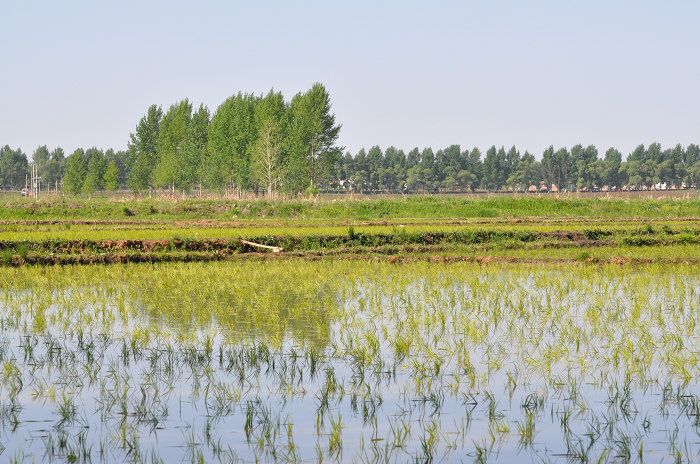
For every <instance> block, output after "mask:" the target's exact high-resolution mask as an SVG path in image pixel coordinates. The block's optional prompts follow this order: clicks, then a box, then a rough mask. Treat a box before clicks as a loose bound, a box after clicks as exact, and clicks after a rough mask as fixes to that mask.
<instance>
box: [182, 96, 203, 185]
mask: <svg viewBox="0 0 700 464" xmlns="http://www.w3.org/2000/svg"><path fill="white" fill-rule="evenodd" d="M208 128H209V109H208V108H207V107H206V106H204V105H200V106H199V109H198V110H197V111H195V112H194V113H193V114H192V119H191V121H190V125H189V130H188V132H187V137H186V138H185V141H184V144H183V146H182V148H181V150H180V156H179V157H178V158H177V163H176V168H177V173H176V176H175V181H176V183H177V184H178V185H179V186H180V187H181V188H183V189H185V190H186V191H189V190H190V189H192V187H193V186H195V185H198V184H201V183H202V181H203V180H204V177H205V175H206V170H207V167H208V165H207V157H208V156H207V155H208V153H207V150H208V147H207V140H208V136H207V131H208Z"/></svg>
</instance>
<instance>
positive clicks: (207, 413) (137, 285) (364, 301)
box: [0, 228, 700, 462]
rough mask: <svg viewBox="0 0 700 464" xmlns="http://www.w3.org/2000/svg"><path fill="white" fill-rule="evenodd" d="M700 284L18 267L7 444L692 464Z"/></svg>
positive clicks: (431, 268)
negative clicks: (38, 438)
mask: <svg viewBox="0 0 700 464" xmlns="http://www.w3.org/2000/svg"><path fill="white" fill-rule="evenodd" d="M654 230H655V231H657V229H656V228H655V229H654ZM660 230H661V229H660V228H659V231H660ZM699 288H700V276H698V274H697V272H696V271H695V269H694V267H693V266H690V265H682V264H681V265H673V266H671V265H659V264H648V265H644V266H635V267H628V266H619V265H599V266H595V267H593V266H589V265H586V264H578V265H562V266H556V265H550V266H540V265H525V264H517V265H515V264H509V265H498V264H496V265H493V264H492V265H489V266H480V265H478V264H474V263H453V264H448V265H446V264H443V263H429V262H415V263H410V264H404V265H403V266H395V265H392V264H389V263H382V262H354V261H331V260H328V261H326V260H322V261H318V262H303V261H288V260H287V261H265V262H229V263H207V264H202V263H178V264H160V265H124V266H110V267H80V266H76V267H65V268H35V267H25V268H3V269H0V327H2V337H3V339H2V340H0V395H1V396H0V398H3V400H2V403H1V404H0V425H1V428H0V430H3V431H4V432H3V433H4V434H5V435H3V440H2V441H3V445H4V446H6V448H7V449H6V451H5V453H7V455H8V456H13V455H14V453H16V452H17V450H19V449H23V452H25V453H26V456H28V458H29V459H40V458H41V457H42V456H45V455H46V456H54V457H55V458H59V459H63V460H67V459H68V456H70V459H77V460H85V461H87V460H90V459H95V460H96V459H98V458H99V456H111V458H108V459H107V460H110V459H111V460H135V461H144V460H146V461H147V460H155V461H159V460H163V461H169V460H174V459H180V460H182V459H185V460H194V461H197V460H203V461H204V462H208V461H213V460H229V459H231V460H234V459H241V460H254V459H255V458H258V459H263V460H274V459H280V460H308V459H321V458H322V459H325V460H334V459H335V460H341V459H342V460H360V459H363V456H365V457H367V458H369V459H370V460H371V459H374V458H377V459H379V458H381V459H389V460H390V461H405V460H413V459H431V458H432V459H434V460H440V459H443V460H449V459H450V456H452V457H455V456H458V455H459V456H463V455H470V456H472V457H473V458H474V459H476V460H486V459H488V458H489V457H491V458H493V457H495V456H497V457H498V459H499V460H522V459H534V458H535V457H536V456H550V457H553V458H555V457H556V456H566V457H567V459H572V460H591V459H599V458H602V459H619V460H631V459H636V458H637V457H638V456H645V457H647V458H648V456H649V454H648V453H655V455H660V456H665V457H666V459H669V460H670V459H677V458H678V456H681V457H682V458H683V459H685V458H686V457H687V456H690V455H692V454H693V453H696V452H697V451H698V450H697V445H695V444H694V442H693V437H694V434H695V433H696V431H697V430H699V429H700V419H699V418H700V414H699V413H698V411H700V401H699V400H698V398H699V397H700V391H698V390H697V387H696V385H695V384H696V383H697V382H696V381H697V379H698V378H699V377H700V367H698V362H697V352H699V351H700V342H699V341H698V340H697V337H695V332H696V330H697V329H696V328H697V326H698V323H700V320H699V318H700V313H698V311H697V310H696V309H695V308H698V307H700V291H699V290H698V289H699ZM44 403H46V404H48V405H51V407H50V408H46V409H44V408H38V407H37V406H38V405H42V404H44ZM30 418H31V420H30ZM33 421H37V422H33ZM183 422H186V423H187V424H189V425H188V427H189V428H186V429H182V428H180V427H181V425H180V424H182V423H183ZM46 423H48V424H51V425H50V427H53V426H55V427H56V428H55V429H53V430H55V431H54V432H52V433H51V434H50V435H48V436H47V437H46V439H45V440H44V442H43V445H44V446H43V448H42V447H41V446H37V445H41V443H39V442H33V443H35V444H33V445H29V446H24V444H25V443H26V437H27V435H26V434H27V433H39V432H37V430H41V429H42V427H45V426H42V424H46ZM85 424H87V425H89V427H88V428H86V427H85V426H84V425H85ZM226 430H240V433H238V434H233V435H231V434H230V433H226ZM667 431H668V432H667ZM173 437H175V438H173ZM552 438H554V439H552ZM156 443H157V446H158V449H157V454H153V453H151V454H149V452H150V451H149V450H151V449H153V447H154V446H156ZM183 443H184V446H183ZM171 445H172V446H171ZM315 445H316V447H314V446H315ZM40 448H41V449H40Z"/></svg>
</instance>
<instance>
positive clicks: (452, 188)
mask: <svg viewBox="0 0 700 464" xmlns="http://www.w3.org/2000/svg"><path fill="white" fill-rule="evenodd" d="M335 172H336V176H335V177H334V181H333V182H332V186H333V187H334V188H335V189H340V190H347V189H353V190H356V191H364V192H375V191H386V192H465V191H474V190H476V189H481V190H487V191H499V190H513V191H518V190H519V191H524V190H528V189H530V188H531V187H532V186H534V187H535V188H536V189H537V190H540V189H546V190H551V189H552V186H556V188H557V189H558V190H564V189H566V190H569V191H574V190H579V191H580V190H595V189H600V188H602V187H604V186H607V187H608V188H609V189H611V190H613V189H620V188H622V187H632V188H652V187H653V186H655V185H657V184H661V183H664V184H667V187H670V186H672V185H673V186H677V187H679V188H680V187H681V186H683V185H685V186H688V187H689V186H691V185H697V184H698V183H699V182H700V148H699V147H698V145H695V144H690V145H688V146H687V147H683V146H682V145H680V144H678V145H676V146H675V147H672V148H667V149H662V147H661V145H660V144H658V143H652V144H651V145H649V146H648V147H645V146H644V145H639V146H637V147H636V148H635V149H634V151H632V153H630V154H629V155H628V156H627V159H626V161H623V159H622V153H621V152H620V151H619V150H617V149H616V148H609V149H608V150H606V151H605V153H604V154H603V156H600V154H599V152H598V149H597V148H596V147H595V146H594V145H588V146H585V147H584V146H583V145H580V144H578V145H574V146H573V147H572V148H571V149H567V148H559V149H556V150H555V149H554V147H553V146H550V147H548V148H546V149H545V150H544V152H543V153H542V157H541V159H540V160H536V159H535V156H534V155H533V154H531V153H529V152H528V151H525V152H523V153H521V152H520V150H518V149H517V148H516V147H514V146H513V147H511V148H510V149H507V150H506V149H505V148H504V147H501V148H497V147H496V146H491V147H490V148H488V149H487V150H486V153H483V154H482V152H481V150H479V148H472V149H471V150H468V149H467V150H462V149H461V148H460V146H459V145H451V146H449V147H447V148H444V149H440V150H437V151H433V149H432V148H425V149H423V150H419V149H418V148H414V149H413V150H411V151H409V152H408V153H405V152H404V151H403V150H400V149H397V148H395V147H389V148H387V149H386V150H384V151H382V149H381V148H380V147H378V146H375V147H372V148H371V149H369V150H368V151H366V150H364V149H362V150H360V151H359V152H358V153H357V154H355V155H354V156H353V155H351V154H350V153H346V154H345V155H344V156H343V157H342V158H341V159H339V161H338V164H337V167H336V171H335Z"/></svg>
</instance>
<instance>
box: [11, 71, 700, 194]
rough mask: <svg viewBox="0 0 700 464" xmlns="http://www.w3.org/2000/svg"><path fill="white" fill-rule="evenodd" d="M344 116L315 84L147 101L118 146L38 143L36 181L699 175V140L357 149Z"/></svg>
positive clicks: (257, 188)
mask: <svg viewBox="0 0 700 464" xmlns="http://www.w3.org/2000/svg"><path fill="white" fill-rule="evenodd" d="M340 128H341V126H340V125H339V124H337V123H336V121H335V115H334V114H333V113H331V103H330V96H329V94H328V91H327V90H326V88H325V87H324V86H323V85H322V84H319V83H316V84H314V85H313V86H312V87H311V88H310V89H309V90H307V91H306V92H303V93H302V92H299V93H297V94H296V95H295V96H294V97H293V98H292V99H291V101H286V100H285V99H284V96H283V95H282V94H281V93H280V92H275V91H274V90H271V91H270V92H268V93H267V94H266V95H259V96H256V95H253V94H248V93H240V92H239V93H238V94H236V95H233V96H231V97H229V98H228V99H227V100H226V101H224V102H223V103H222V104H221V105H219V107H218V108H217V109H216V111H215V112H214V114H213V115H212V114H211V113H210V111H209V109H208V108H207V107H206V106H204V105H200V106H199V107H198V108H194V107H193V105H192V103H191V102H190V101H189V100H187V99H185V100H183V101H180V102H177V103H175V104H173V105H171V106H170V107H169V108H168V109H167V110H165V111H164V110H163V109H162V107H160V106H157V105H151V106H150V107H149V108H148V110H147V111H146V114H145V115H144V116H143V117H142V118H141V119H140V121H139V122H138V124H137V125H136V128H135V130H134V132H133V133H131V134H130V137H129V142H128V144H127V149H126V150H120V151H114V150H112V149H108V150H106V151H103V150H102V149H98V148H89V149H82V148H79V149H77V150H75V151H74V152H73V153H72V154H70V155H69V156H66V154H65V153H64V151H63V150H62V149H61V148H56V149H54V150H52V151H50V150H49V149H48V148H47V147H46V146H40V147H38V148H37V149H36V150H35V151H34V152H33V154H32V160H33V162H34V163H36V164H37V166H38V171H39V175H40V177H41V183H42V189H44V190H45V189H46V188H57V189H61V190H63V191H65V192H68V193H91V192H94V191H97V190H117V189H125V188H127V189H131V190H133V191H136V192H141V191H145V190H149V189H165V190H169V191H172V192H175V191H177V190H180V191H191V190H193V189H203V188H205V189H209V190H224V189H226V190H228V191H231V190H236V189H237V190H240V191H254V192H258V193H264V194H266V195H272V194H275V193H291V194H298V193H301V192H305V191H310V192H315V191H317V190H324V191H338V192H347V191H357V192H393V193H398V192H465V191H474V190H477V189H480V190H488V191H498V190H528V189H530V188H531V186H535V188H536V189H538V190H540V189H541V188H542V189H547V190H549V189H551V187H552V186H553V185H554V186H557V188H558V189H559V190H563V189H567V190H592V189H596V188H601V187H602V186H608V187H609V188H610V189H614V188H621V187H622V186H635V187H637V188H643V187H646V188H650V187H652V186H653V185H655V184H659V183H666V184H668V185H675V186H678V187H680V186H682V185H684V184H685V185H686V186H691V185H696V184H698V182H699V181H700V149H699V148H698V146H697V145H695V144H691V145H689V146H687V147H683V146H681V145H680V144H679V145H676V146H675V147H672V148H666V149H662V147H661V145H660V144H658V143H652V144H651V145H649V146H648V147H646V146H644V145H639V146H638V147H637V148H636V149H635V150H634V151H632V153H630V154H629V155H628V156H627V158H626V160H625V161H623V157H622V154H621V152H620V151H619V150H617V149H615V148H609V149H608V150H606V151H605V153H604V154H603V155H602V156H601V155H600V153H599V152H598V149H597V148H596V147H595V146H594V145H588V146H585V147H584V146H583V145H580V144H579V145H575V146H573V147H571V149H567V148H559V149H556V150H555V149H554V147H553V146H550V147H548V148H547V149H545V150H544V152H543V153H542V156H541V159H540V160H537V159H535V156H534V155H533V154H531V153H529V152H528V151H525V152H521V151H520V150H518V149H517V148H516V147H511V148H510V149H507V150H506V149H505V148H504V147H501V148H497V147H496V146H491V147H490V148H488V149H487V150H486V152H485V153H482V152H481V151H480V150H479V149H478V148H472V149H466V150H462V149H461V148H460V146H459V145H451V146H449V147H447V148H444V149H439V150H437V151H434V150H433V149H432V148H424V149H422V150H419V149H418V148H414V149H412V150H410V151H408V152H405V151H404V150H401V149H398V148H395V147H389V148H387V149H385V150H382V149H381V148H380V147H378V146H374V147H372V148H370V149H369V150H365V149H362V150H360V151H359V152H357V153H355V154H351V153H349V152H346V153H345V154H344V155H343V154H342V150H343V149H342V148H341V147H338V146H336V141H337V139H338V135H339V132H340ZM28 172H29V162H28V158H27V155H26V154H24V153H23V152H22V151H21V150H20V149H15V150H13V149H11V148H10V147H9V146H4V147H2V148H0V187H2V188H6V189H7V188H12V189H19V188H22V187H24V186H25V183H26V179H27V175H28Z"/></svg>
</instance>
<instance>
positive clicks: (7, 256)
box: [2, 248, 12, 265]
mask: <svg viewBox="0 0 700 464" xmlns="http://www.w3.org/2000/svg"><path fill="white" fill-rule="evenodd" d="M2 262H3V263H5V264H7V265H10V264H12V252H11V251H10V249H9V248H5V249H4V250H3V251H2Z"/></svg>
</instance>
